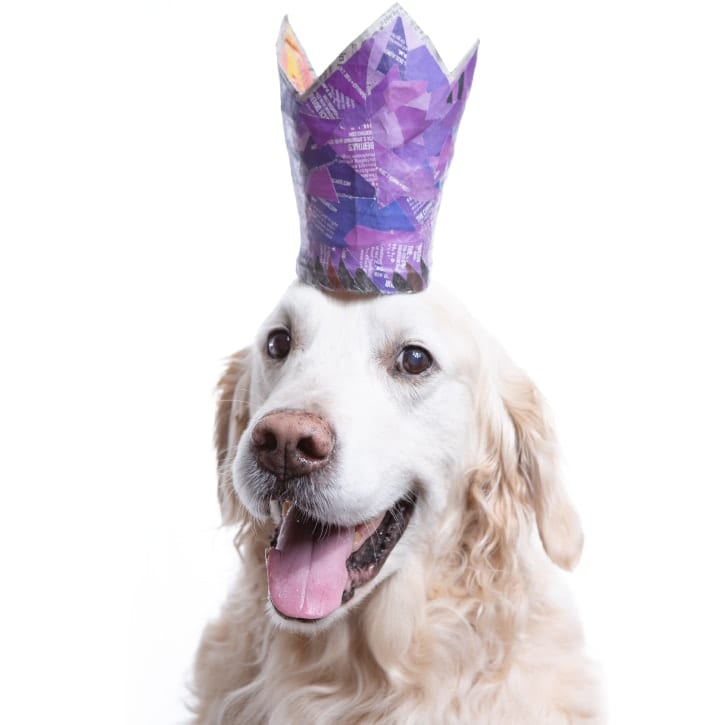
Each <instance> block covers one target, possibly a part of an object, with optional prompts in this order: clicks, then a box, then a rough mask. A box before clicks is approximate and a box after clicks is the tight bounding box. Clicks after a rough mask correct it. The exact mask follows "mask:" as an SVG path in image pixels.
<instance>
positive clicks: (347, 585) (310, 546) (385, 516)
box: [266, 493, 416, 629]
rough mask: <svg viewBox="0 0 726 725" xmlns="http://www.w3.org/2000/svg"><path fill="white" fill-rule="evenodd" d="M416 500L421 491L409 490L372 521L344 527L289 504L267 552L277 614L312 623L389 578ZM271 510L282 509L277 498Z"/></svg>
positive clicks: (269, 582)
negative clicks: (387, 574) (391, 561)
mask: <svg viewBox="0 0 726 725" xmlns="http://www.w3.org/2000/svg"><path fill="white" fill-rule="evenodd" d="M415 503H416V496H415V494H412V493H411V494H407V495H406V496H404V497H403V498H401V499H399V500H398V501H396V502H395V503H394V505H393V506H391V507H390V508H389V509H387V510H386V511H384V512H382V513H380V514H378V515H377V516H375V517H373V518H372V519H370V520H368V521H365V522H363V523H361V524H359V525H357V526H354V527H344V526H339V525H336V524H332V523H329V522H320V521H318V520H316V519H314V518H311V517H310V516H308V515H307V514H306V513H305V512H304V511H302V510H301V509H300V508H299V507H298V506H296V505H294V504H293V503H291V502H285V504H284V505H283V506H282V511H281V513H282V516H281V517H280V522H279V525H278V526H277V527H276V529H275V532H274V534H273V536H272V540H271V543H270V547H269V548H268V549H267V552H266V563H267V575H268V591H269V600H270V603H271V605H272V609H273V610H274V612H275V613H276V614H277V615H278V616H279V617H280V618H282V619H283V620H284V621H285V622H290V621H292V622H298V623H301V624H303V626H306V627H307V625H310V624H317V623H320V622H322V621H325V620H327V619H329V618H330V617H331V615H333V614H336V613H338V612H339V611H340V610H347V609H349V608H350V607H349V606H348V604H349V602H351V600H353V599H354V596H355V595H356V592H357V591H358V590H362V592H361V595H359V596H358V597H357V598H358V599H360V598H361V597H362V596H365V592H366V591H367V590H369V589H373V588H375V586H377V584H378V583H379V581H380V580H382V579H383V578H385V577H384V576H383V575H382V572H383V570H384V569H385V568H386V563H387V560H388V558H389V555H390V554H391V553H392V552H393V550H394V549H395V547H396V546H397V544H398V543H399V541H400V539H401V538H402V536H403V534H404V532H405V531H406V528H407V525H408V522H409V520H410V519H411V516H412V515H413V513H414V509H415ZM270 508H271V510H272V511H273V512H277V511H279V510H280V507H279V505H278V504H277V502H272V504H271V506H270ZM389 568H390V567H389ZM368 585H370V586H368ZM307 628H308V629H309V627H307Z"/></svg>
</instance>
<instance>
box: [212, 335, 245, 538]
mask: <svg viewBox="0 0 726 725" xmlns="http://www.w3.org/2000/svg"><path fill="white" fill-rule="evenodd" d="M249 382H250V353H249V348H247V349H245V350H240V351H239V352H236V353H235V354H234V355H232V356H231V357H230V358H229V359H228V360H227V367H226V369H225V371H224V374H223V375H222V377H221V378H220V380H219V383H218V384H217V394H218V397H217V414H216V419H215V426H214V445H215V447H216V449H217V477H218V479H217V494H218V497H219V505H220V508H221V509H222V523H223V524H225V525H227V524H234V523H240V522H242V521H243V520H244V513H243V509H242V507H241V506H240V503H239V500H238V498H237V494H235V492H234V488H233V486H232V462H233V461H234V457H235V454H236V452H237V443H238V441H239V439H240V436H241V435H242V433H243V431H244V429H245V428H246V427H247V423H248V422H249V406H248V401H249Z"/></svg>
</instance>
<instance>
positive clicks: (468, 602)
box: [193, 282, 604, 725]
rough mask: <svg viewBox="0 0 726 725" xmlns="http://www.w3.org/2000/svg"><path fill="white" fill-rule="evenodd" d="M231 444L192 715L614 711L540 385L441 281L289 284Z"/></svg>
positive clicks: (587, 718)
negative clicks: (228, 548) (583, 594)
mask: <svg viewBox="0 0 726 725" xmlns="http://www.w3.org/2000/svg"><path fill="white" fill-rule="evenodd" d="M215 441H216V447H217V453H218V464H219V466H218V474H219V481H218V494H219V501H220V505H221V510H222V518H223V522H224V524H227V525H232V526H235V527H239V533H238V535H237V538H236V544H237V546H238V548H239V551H240V554H241V557H242V567H241V571H240V574H239V576H238V578H237V581H236V583H235V585H234V587H233V589H232V591H231V593H230V595H229V598H228V600H227V602H226V603H225V605H224V607H223V609H222V611H221V614H220V616H219V617H218V618H217V619H216V620H215V621H213V622H212V623H210V624H209V625H208V626H207V628H206V630H205V632H204V634H203V637H202V640H201V644H200V646H199V650H198V653H197V659H196V665H195V673H194V683H193V690H194V693H195V696H196V709H195V716H196V720H195V722H197V723H204V724H205V725H207V724H209V725H211V724H212V723H214V724H221V723H223V724H225V725H238V724H242V723H245V724H248V725H253V724H262V723H265V724H268V723H270V724H274V725H283V724H284V725H288V724H289V723H315V724H316V725H323V724H332V723H390V724H391V725H394V724H395V725H398V724H404V723H410V724H413V723H417V724H418V723H496V724H498V725H501V724H505V725H509V724H512V725H520V724H522V725H523V724H528V723H531V724H533V725H534V724H536V725H550V724H551V725H555V724H556V723H557V724H559V723H563V724H564V723H599V722H602V721H603V717H604V716H603V710H602V705H601V696H600V685H599V678H598V674H597V670H596V668H595V667H594V665H593V664H592V663H591V662H590V661H589V660H588V658H587V657H586V655H585V653H584V650H583V636H582V632H581V627H580V624H579V622H578V618H577V615H576V613H575V611H574V609H573V606H572V603H571V601H570V599H569V597H568V594H567V589H566V586H565V584H564V583H563V582H562V579H561V577H560V574H559V573H558V571H557V567H559V568H561V569H566V570H571V569H572V568H573V567H574V566H575V565H576V563H577V561H578V558H579V556H580V552H581V549H582V545H583V536H582V532H581V527H580V523H579V519H578V516H577V513H576V511H575V509H574V508H573V505H572V503H571V502H570V499H569V498H568V496H567V493H566V491H565V489H564V488H563V485H562V483H561V481H560V475H559V468H558V460H557V443H556V440H555V435H554V432H553V429H552V427H551V424H550V422H549V419H548V413H547V411H546V410H545V406H544V403H543V400H542V396H541V394H540V393H539V391H538V389H537V388H536V387H535V385H534V384H533V383H532V382H531V380H530V379H529V378H528V377H527V376H526V375H525V374H524V373H523V372H522V371H521V370H520V369H518V368H517V367H516V366H515V365H514V364H513V363H512V362H511V360H510V359H509V357H508V356H507V355H506V353H505V352H504V351H503V349H502V348H501V347H500V346H499V345H498V344H497V343H496V342H495V341H494V340H493V339H492V338H491V337H489V336H488V335H487V334H486V333H485V332H484V331H483V330H482V329H481V328H480V327H479V325H478V324H477V323H476V322H475V321H474V320H473V319H472V317H471V316H470V315H469V313H468V312H467V311H466V309H465V308H464V307H463V306H462V305H461V304H460V303H459V302H458V301H456V300H455V299H454V298H453V297H452V296H451V295H450V294H449V293H447V292H446V291H445V290H444V289H442V288H441V287H438V286H436V285H431V286H430V287H428V288H427V289H426V290H424V291H422V292H420V293H417V294H412V295H391V296H377V297H360V296H357V297H356V296H352V295H348V294H343V293H330V292H323V291H320V290H318V289H315V288H313V287H309V286H307V285H304V284H301V283H299V282H298V283H294V284H293V285H292V286H291V287H290V288H289V289H288V290H287V292H286V293H285V295H284V296H283V298H282V300H281V302H280V304H279V305H278V307H277V308H276V309H275V311H274V312H273V313H272V314H271V315H270V317H269V318H268V319H267V321H266V322H265V323H264V324H263V325H262V327H261V329H260V332H259V334H258V336H257V339H256V341H255V342H254V344H253V345H252V346H250V347H248V348H246V349H244V350H242V351H240V352H238V353H237V354H235V355H233V356H232V357H231V358H230V360H229V364H228V366H227V369H226V371H225V372H224V374H223V376H222V378H221V381H220V383H219V401H218V409H217V417H216V432H215Z"/></svg>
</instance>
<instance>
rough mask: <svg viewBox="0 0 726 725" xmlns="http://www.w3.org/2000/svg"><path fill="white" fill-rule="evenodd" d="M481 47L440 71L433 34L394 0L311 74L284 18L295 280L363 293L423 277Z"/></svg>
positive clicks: (406, 286)
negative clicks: (296, 230)
mask: <svg viewBox="0 0 726 725" xmlns="http://www.w3.org/2000/svg"><path fill="white" fill-rule="evenodd" d="M476 52H477V46H476V45H475V46H474V48H473V49H472V50H471V51H470V53H469V54H468V55H467V56H466V57H465V59H464V60H463V61H462V63H461V64H460V65H459V66H458V68H457V69H456V70H455V71H454V72H453V73H452V74H450V75H449V74H447V72H446V70H445V67H444V65H443V62H442V61H441V59H440V58H439V55H438V53H437V52H436V50H435V49H434V48H433V46H432V44H431V41H430V40H429V39H428V38H427V37H426V35H424V34H423V33H422V32H421V30H420V29H419V27H418V26H417V25H416V24H415V23H414V22H413V20H412V19H411V18H410V17H409V16H408V15H407V13H406V12H405V11H404V10H403V9H402V8H401V7H400V6H398V5H394V6H393V7H392V8H391V9H390V10H389V11H388V12H387V13H386V14H385V15H384V16H383V17H382V18H380V19H379V20H378V21H377V22H376V23H374V24H373V25H372V26H371V27H370V28H369V29H368V30H367V31H366V32H365V33H363V34H362V35H361V36H360V37H359V38H358V39H356V40H355V41H354V42H353V43H351V44H350V45H349V46H348V47H347V48H346V49H345V50H344V51H343V52H342V53H341V54H340V56H339V57H338V58H337V60H336V61H335V63H333V64H332V65H331V66H330V67H329V68H328V69H327V70H326V71H325V72H324V73H323V74H322V75H321V76H320V77H319V78H316V77H315V74H314V72H313V70H312V66H311V65H310V63H309V61H308V59H307V57H306V55H305V53H304V51H303V50H302V47H301V46H300V44H299V42H298V40H297V38H296V37H295V34H294V33H293V32H292V29H291V27H290V25H289V23H288V21H287V18H285V20H284V21H283V25H282V29H281V31H280V39H279V41H278V62H279V69H280V78H281V91H282V112H283V121H284V127H285V139H286V142H287V148H288V152H289V155H290V164H291V167H292V176H293V185H294V187H295V194H296V197H297V204H298V212H299V214H300V226H301V236H302V241H301V248H300V255H299V257H298V262H297V273H298V276H299V277H300V279H302V280H303V281H304V282H307V283H308V284H312V285H315V286H317V287H321V288H323V289H326V290H346V291H348V292H353V293H359V294H392V293H400V292H418V291H420V290H422V289H424V288H425V287H426V286H427V284H428V275H429V269H430V267H431V238H432V234H433V228H434V222H435V220H436V213H437V210H438V206H439V200H440V196H441V188H442V184H443V181H444V177H445V176H446V172H447V170H448V168H449V163H450V162H451V157H452V154H453V149H454V139H455V136H456V131H457V128H458V126H459V122H460V120H461V116H462V113H463V111H464V105H465V103H466V100H467V97H468V95H469V89H470V87H471V82H472V77H473V74H474V67H475V65H476Z"/></svg>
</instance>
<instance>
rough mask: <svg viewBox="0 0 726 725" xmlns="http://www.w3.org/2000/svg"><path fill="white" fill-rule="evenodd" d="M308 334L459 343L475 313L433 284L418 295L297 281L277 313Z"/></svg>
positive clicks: (275, 319) (276, 317)
mask: <svg viewBox="0 0 726 725" xmlns="http://www.w3.org/2000/svg"><path fill="white" fill-rule="evenodd" d="M270 321H271V323H273V324H275V323H279V324H289V325H290V326H291V327H292V328H293V329H295V330H298V331H299V332H301V333H302V334H306V333H307V334H311V335H312V334H328V333H329V334H334V335H335V336H337V337H338V338H339V339H342V338H346V337H349V336H350V337H351V338H355V339H361V338H367V339H369V340H375V339H376V338H386V339H390V338H407V339H408V338H412V339H413V338H418V339H420V341H422V342H424V341H426V340H431V341H432V342H433V341H440V342H442V343H443V344H449V343H451V344H454V342H455V340H456V339H459V338H460V336H461V331H462V330H463V329H468V328H469V327H470V322H471V321H470V318H469V315H468V313H466V311H465V309H464V308H463V307H462V305H461V304H460V303H459V302H458V301H457V300H455V299H454V298H453V297H451V296H450V295H449V294H448V293H446V292H445V291H444V290H443V289H442V288H440V287H437V286H434V285H432V286H431V287H429V288H428V289H426V290H425V291H423V292H419V293H417V294H396V295H386V296H376V297H364V296H352V295H347V294H346V295H342V294H335V293H329V292H323V291H321V290H318V289H316V288H314V287H310V286H308V285H305V284H301V283H294V284H293V285H291V286H290V288H289V289H288V290H287V291H286V293H285V294H284V295H283V297H282V299H281V300H280V303H279V305H278V307H277V309H276V310H275V312H274V313H273V314H272V315H271V318H270Z"/></svg>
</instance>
